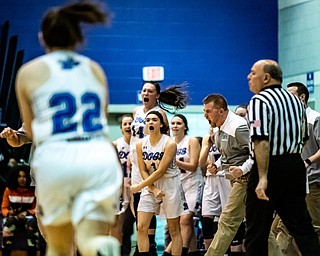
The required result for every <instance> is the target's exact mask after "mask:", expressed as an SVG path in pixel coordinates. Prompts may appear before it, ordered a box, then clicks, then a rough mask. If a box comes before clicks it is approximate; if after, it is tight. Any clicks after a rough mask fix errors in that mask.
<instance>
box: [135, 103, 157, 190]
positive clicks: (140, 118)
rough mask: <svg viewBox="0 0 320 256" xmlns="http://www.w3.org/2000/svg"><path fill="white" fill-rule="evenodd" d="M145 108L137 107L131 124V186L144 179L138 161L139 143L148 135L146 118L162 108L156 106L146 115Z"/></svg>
mask: <svg viewBox="0 0 320 256" xmlns="http://www.w3.org/2000/svg"><path fill="white" fill-rule="evenodd" d="M143 108H144V106H139V107H137V110H136V113H135V116H134V119H133V121H132V123H131V138H130V160H131V184H132V185H135V184H139V183H140V182H141V181H142V179H141V175H140V171H139V167H138V161H137V151H136V145H137V143H138V142H139V141H140V140H141V139H143V138H144V137H145V136H146V135H147V132H146V129H145V127H146V116H147V114H148V113H149V112H150V111H158V110H160V109H161V108H160V107H159V106H156V107H154V108H152V109H150V110H149V111H147V112H146V113H145V112H144V111H143Z"/></svg>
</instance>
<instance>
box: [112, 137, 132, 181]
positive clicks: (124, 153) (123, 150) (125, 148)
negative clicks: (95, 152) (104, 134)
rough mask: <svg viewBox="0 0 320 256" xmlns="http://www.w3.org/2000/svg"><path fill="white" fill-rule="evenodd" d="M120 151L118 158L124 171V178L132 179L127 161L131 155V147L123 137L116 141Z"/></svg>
mask: <svg viewBox="0 0 320 256" xmlns="http://www.w3.org/2000/svg"><path fill="white" fill-rule="evenodd" d="M115 143H116V145H117V150H118V156H119V159H120V163H121V166H122V170H123V176H124V178H129V177H130V170H127V161H128V156H129V153H130V145H129V144H128V143H127V142H126V141H125V140H124V138H123V137H120V138H118V139H116V141H115Z"/></svg>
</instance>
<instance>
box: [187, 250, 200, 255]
mask: <svg viewBox="0 0 320 256" xmlns="http://www.w3.org/2000/svg"><path fill="white" fill-rule="evenodd" d="M188 256H200V252H199V251H193V252H189V254H188Z"/></svg>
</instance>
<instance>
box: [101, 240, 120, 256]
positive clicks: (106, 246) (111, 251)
mask: <svg viewBox="0 0 320 256" xmlns="http://www.w3.org/2000/svg"><path fill="white" fill-rule="evenodd" d="M97 256H120V243H119V241H118V239H116V238H114V237H111V236H108V237H106V239H105V242H104V243H103V245H101V246H100V248H99V249H98V252H97Z"/></svg>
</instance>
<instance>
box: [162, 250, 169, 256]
mask: <svg viewBox="0 0 320 256" xmlns="http://www.w3.org/2000/svg"><path fill="white" fill-rule="evenodd" d="M162 255H163V256H171V253H168V252H166V251H164V252H163V254H162Z"/></svg>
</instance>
